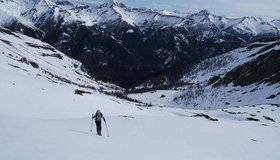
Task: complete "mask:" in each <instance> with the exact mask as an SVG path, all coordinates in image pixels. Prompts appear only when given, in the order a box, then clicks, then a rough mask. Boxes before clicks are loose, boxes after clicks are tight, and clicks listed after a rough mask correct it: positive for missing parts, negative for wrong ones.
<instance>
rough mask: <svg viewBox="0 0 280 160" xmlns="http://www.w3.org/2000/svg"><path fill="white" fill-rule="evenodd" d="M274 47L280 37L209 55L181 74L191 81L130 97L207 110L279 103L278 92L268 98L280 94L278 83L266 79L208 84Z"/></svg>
mask: <svg viewBox="0 0 280 160" xmlns="http://www.w3.org/2000/svg"><path fill="white" fill-rule="evenodd" d="M254 46H258V47H254ZM272 46H273V47H272ZM266 48H267V49H266ZM262 50H265V51H262ZM272 50H275V51H279V50H280V46H279V41H273V42H266V43H264V42H255V43H253V44H251V45H250V46H247V47H243V48H239V49H236V50H233V51H230V52H228V53H225V54H223V55H220V56H216V57H213V58H210V59H206V60H204V61H202V62H200V63H198V64H197V65H195V66H194V67H192V68H190V69H189V70H190V72H189V73H188V74H185V75H184V76H183V77H182V78H181V81H183V82H186V83H187V84H188V85H185V86H181V87H174V89H173V90H157V91H151V92H146V93H140V94H131V95H130V97H132V98H135V99H138V100H140V101H142V102H145V103H149V104H152V105H158V106H169V107H181V108H196V109H206V110H208V109H218V108H226V107H233V106H243V105H255V104H269V103H276V104H279V103H280V97H279V96H276V97H275V98H272V99H270V98H268V97H270V96H271V95H279V93H280V89H279V87H280V84H279V83H276V84H274V85H269V84H267V83H262V84H252V85H249V86H243V87H241V86H233V84H230V85H228V86H220V87H217V88H213V86H212V85H208V82H209V80H210V79H211V78H213V77H215V76H219V77H221V78H222V77H224V76H225V74H226V73H228V72H229V71H231V70H233V69H235V68H236V67H238V66H240V65H242V64H244V63H247V62H250V61H252V60H254V59H256V58H257V57H259V56H261V55H263V54H266V53H268V52H270V51H272ZM259 51H260V53H259ZM256 53H258V54H256ZM275 54H278V53H275ZM147 85H148V84H144V85H142V86H139V87H138V88H139V89H141V88H145V87H147Z"/></svg>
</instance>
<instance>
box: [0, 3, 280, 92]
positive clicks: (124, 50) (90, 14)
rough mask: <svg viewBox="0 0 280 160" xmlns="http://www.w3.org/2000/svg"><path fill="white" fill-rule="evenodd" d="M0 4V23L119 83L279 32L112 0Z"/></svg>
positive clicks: (247, 20)
mask: <svg viewBox="0 0 280 160" xmlns="http://www.w3.org/2000/svg"><path fill="white" fill-rule="evenodd" d="M0 7H1V10H0V13H1V14H0V15H1V16H0V20H1V22H0V25H1V26H2V27H5V28H8V29H11V30H13V31H19V32H22V33H23V34H25V35H28V36H31V37H34V38H37V39H40V40H42V41H44V42H47V43H49V44H51V45H52V46H54V47H55V48H57V49H58V50H60V51H62V52H64V53H66V54H67V55H69V56H70V57H72V58H74V59H76V60H79V61H81V62H82V64H83V66H84V67H85V68H86V69H87V70H88V72H89V73H90V74H91V76H94V77H96V78H97V79H101V80H103V81H109V82H113V83H116V84H119V85H122V86H124V87H129V86H134V85H136V84H139V82H142V81H145V80H147V79H150V78H152V77H155V76H157V75H161V74H165V73H166V72H174V71H176V72H178V74H181V71H182V69H184V68H186V67H189V66H192V65H194V64H195V63H197V62H199V61H201V60H204V59H207V58H210V57H213V56H216V55H220V54H223V53H225V52H227V51H230V50H233V49H236V48H239V47H241V46H243V45H245V44H247V43H251V42H255V41H259V40H263V41H264V40H267V39H273V38H277V37H279V35H280V26H279V20H273V21H269V22H268V21H265V20H263V19H261V18H258V17H242V18H227V17H223V16H216V15H213V14H211V13H209V12H208V11H207V10H202V11H200V12H198V13H192V14H190V13H179V12H171V11H166V10H151V9H145V8H131V7H127V6H126V5H125V4H123V3H119V2H117V1H115V0H113V1H110V2H107V3H104V4H82V3H78V2H73V1H52V0H21V1H19V0H1V1H0Z"/></svg>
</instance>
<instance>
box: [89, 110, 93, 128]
mask: <svg viewBox="0 0 280 160" xmlns="http://www.w3.org/2000/svg"><path fill="white" fill-rule="evenodd" d="M92 124H93V114H92V115H91V126H90V131H91V132H92Z"/></svg>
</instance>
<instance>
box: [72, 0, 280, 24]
mask: <svg viewBox="0 0 280 160" xmlns="http://www.w3.org/2000/svg"><path fill="white" fill-rule="evenodd" d="M76 1H87V2H94V3H96V2H99V3H101V2H105V1H107V0H76ZM117 1H119V2H123V3H124V4H126V5H128V6H131V7H145V8H155V9H167V10H171V11H173V10H178V11H183V12H188V13H194V12H198V11H200V10H203V9H207V10H208V11H209V12H210V13H213V14H216V15H221V16H227V17H244V16H257V17H262V18H264V19H266V20H272V19H280V0H117Z"/></svg>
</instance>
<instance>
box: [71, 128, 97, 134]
mask: <svg viewBox="0 0 280 160" xmlns="http://www.w3.org/2000/svg"><path fill="white" fill-rule="evenodd" d="M68 131H71V132H75V133H82V134H89V135H92V133H91V132H85V131H79V130H74V129H68Z"/></svg>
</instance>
